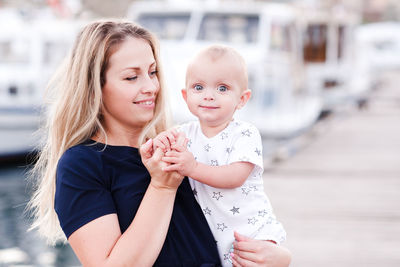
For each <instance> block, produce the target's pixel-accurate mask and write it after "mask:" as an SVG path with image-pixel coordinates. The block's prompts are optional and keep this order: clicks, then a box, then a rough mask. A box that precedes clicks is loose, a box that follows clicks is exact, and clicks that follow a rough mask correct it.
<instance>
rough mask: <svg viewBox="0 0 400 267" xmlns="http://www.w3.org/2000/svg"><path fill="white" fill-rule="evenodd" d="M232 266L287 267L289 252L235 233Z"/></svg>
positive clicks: (268, 242) (281, 247) (274, 245)
mask: <svg viewBox="0 0 400 267" xmlns="http://www.w3.org/2000/svg"><path fill="white" fill-rule="evenodd" d="M235 239H236V241H235V242H234V246H233V247H234V252H233V254H232V255H231V256H232V262H233V266H235V267H241V266H264V267H288V266H289V264H290V261H291V258H292V256H291V254H290V252H289V250H288V249H287V248H285V247H283V246H278V245H276V244H275V243H273V242H270V241H263V240H255V239H251V238H248V237H246V236H243V235H241V234H239V233H236V232H235Z"/></svg>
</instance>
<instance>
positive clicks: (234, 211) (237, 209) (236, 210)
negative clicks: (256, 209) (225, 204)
mask: <svg viewBox="0 0 400 267" xmlns="http://www.w3.org/2000/svg"><path fill="white" fill-rule="evenodd" d="M229 211H232V214H233V215H235V213H240V212H239V208H236V207H235V206H233V208H232V209H230V210H229Z"/></svg>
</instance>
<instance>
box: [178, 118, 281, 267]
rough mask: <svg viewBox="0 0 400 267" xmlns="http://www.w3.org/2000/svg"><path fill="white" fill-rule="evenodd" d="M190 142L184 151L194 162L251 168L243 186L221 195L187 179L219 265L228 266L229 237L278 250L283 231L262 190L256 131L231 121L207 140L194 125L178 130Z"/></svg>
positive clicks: (211, 188)
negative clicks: (245, 164) (265, 243)
mask: <svg viewBox="0 0 400 267" xmlns="http://www.w3.org/2000/svg"><path fill="white" fill-rule="evenodd" d="M179 129H180V131H183V132H184V133H185V134H186V136H187V138H188V139H189V143H188V150H189V151H190V152H192V153H193V155H194V157H195V159H196V160H197V161H198V162H201V163H204V164H207V165H211V166H220V165H228V164H230V163H233V162H240V161H245V162H250V163H253V164H254V165H255V167H254V169H253V171H252V172H251V173H250V175H249V177H248V178H247V179H246V181H245V182H244V184H243V185H242V186H240V187H237V188H233V189H221V188H215V187H211V186H208V185H206V184H203V183H200V182H197V181H195V180H193V179H189V181H190V185H191V187H192V190H193V193H194V195H195V197H196V199H197V201H198V203H199V204H200V206H201V208H202V210H203V212H204V215H205V217H206V219H207V222H208V224H209V226H210V228H211V231H212V233H213V235H214V238H215V239H216V242H217V246H218V250H219V255H220V258H221V263H222V265H223V266H231V265H232V264H231V259H230V256H229V255H230V253H229V252H230V249H231V247H232V242H233V241H234V236H233V231H236V232H238V233H240V234H243V235H246V236H249V237H252V238H256V239H261V240H273V241H275V242H277V243H278V244H280V243H281V242H283V241H284V240H285V239H286V232H285V230H284V228H283V226H282V225H281V224H280V223H279V222H278V221H277V220H276V218H275V215H274V214H273V212H272V207H271V205H270V202H269V200H268V197H267V196H266V194H265V192H264V187H263V179H262V174H263V170H264V169H263V157H262V141H261V136H260V133H259V132H258V130H257V128H256V127H255V126H253V125H251V124H250V123H247V122H243V121H237V120H233V121H231V122H230V123H229V125H228V126H227V127H226V128H225V129H224V130H223V131H221V132H220V133H218V134H217V135H216V136H214V137H212V138H208V137H206V136H205V135H204V134H203V133H202V131H201V128H200V124H199V122H198V121H193V122H189V123H186V124H183V125H181V126H180V127H179Z"/></svg>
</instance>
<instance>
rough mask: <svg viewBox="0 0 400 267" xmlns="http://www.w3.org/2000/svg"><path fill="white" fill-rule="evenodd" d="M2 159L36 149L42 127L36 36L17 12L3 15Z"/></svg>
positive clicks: (0, 17) (0, 50) (0, 74)
mask: <svg viewBox="0 0 400 267" xmlns="http://www.w3.org/2000/svg"><path fill="white" fill-rule="evenodd" d="M0 24H1V25H3V26H2V27H1V28H0V156H13V155H16V154H21V153H24V152H27V151H29V150H31V149H32V148H33V146H34V145H35V144H36V143H35V141H36V140H35V138H34V137H33V135H32V132H33V131H35V130H36V129H37V126H38V123H39V116H38V114H39V110H40V108H39V105H38V103H39V101H40V94H39V92H38V90H37V89H38V88H37V87H38V79H37V77H38V72H37V69H35V65H34V62H35V60H36V56H37V55H35V54H34V53H32V51H34V50H35V48H37V42H35V36H34V33H33V32H32V31H31V30H30V27H29V25H28V24H27V23H25V22H24V21H23V20H22V18H21V17H20V16H19V14H18V13H17V12H16V11H15V10H9V9H2V10H1V14H0Z"/></svg>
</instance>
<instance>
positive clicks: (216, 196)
mask: <svg viewBox="0 0 400 267" xmlns="http://www.w3.org/2000/svg"><path fill="white" fill-rule="evenodd" d="M221 197H223V195H222V194H221V192H213V196H212V198H215V199H216V200H219V199H220V198H221Z"/></svg>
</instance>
